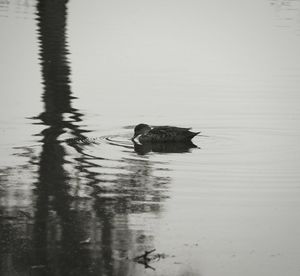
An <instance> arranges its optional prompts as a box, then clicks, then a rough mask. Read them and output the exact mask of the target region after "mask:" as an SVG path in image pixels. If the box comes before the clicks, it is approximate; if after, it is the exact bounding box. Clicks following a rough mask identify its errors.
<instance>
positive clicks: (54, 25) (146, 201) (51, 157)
mask: <svg viewBox="0 0 300 276" xmlns="http://www.w3.org/2000/svg"><path fill="white" fill-rule="evenodd" d="M36 7H37V17H36V20H37V25H38V29H37V31H38V41H39V49H40V52H39V55H40V64H41V72H42V80H43V86H44V92H43V97H42V100H43V103H44V111H43V112H42V113H41V114H40V115H38V116H36V117H34V118H33V119H34V124H42V125H43V126H44V129H43V131H42V132H41V133H40V134H39V135H40V136H41V140H40V142H41V151H40V154H39V156H36V153H35V152H31V151H30V148H29V149H27V148H25V149H26V150H28V156H27V157H28V158H30V160H31V161H30V162H31V164H30V169H28V167H22V168H19V169H20V173H21V174H24V173H25V172H26V170H28V172H30V173H33V174H34V173H36V181H35V183H34V189H33V191H34V192H33V194H32V195H31V196H30V197H29V203H28V204H27V206H26V207H27V209H26V210H24V209H22V206H21V205H19V204H18V198H16V199H14V196H15V195H12V194H11V195H10V197H7V196H8V194H7V193H6V194H0V198H1V208H2V209H1V210H0V224H1V225H0V227H1V228H0V238H1V241H2V244H1V246H0V248H1V249H0V258H1V267H0V272H1V275H15V274H17V273H22V275H23V274H24V275H134V274H135V272H134V269H133V266H135V264H134V263H133V262H131V261H130V260H129V259H128V258H127V257H128V256H134V255H135V254H137V255H138V254H139V251H143V250H144V249H145V248H147V246H149V247H151V246H153V244H152V239H153V238H152V237H151V236H149V234H145V233H144V232H143V230H142V229H138V230H134V229H130V225H129V222H128V221H129V216H130V215H131V214H139V213H140V214H144V213H152V214H155V213H157V212H159V211H160V202H161V201H162V200H164V198H165V197H166V195H165V194H164V192H163V191H162V190H165V189H167V187H166V184H167V183H168V182H169V179H168V178H166V177H158V176H154V175H153V168H152V164H151V162H150V161H149V160H147V159H146V158H144V159H136V158H131V157H130V154H129V153H127V152H124V156H125V155H126V156H127V155H128V154H129V157H124V158H123V159H121V160H118V165H116V167H117V168H118V169H119V170H120V171H122V172H123V173H118V174H115V178H114V179H113V180H106V179H105V178H104V177H103V175H105V167H103V168H101V167H99V164H98V163H97V161H98V160H99V159H100V160H101V159H102V158H101V157H97V156H93V155H87V154H86V153H85V148H84V147H85V145H83V144H76V143H74V144H72V145H70V144H67V143H65V141H66V138H70V136H71V137H74V138H78V139H84V138H85V133H86V132H87V130H85V129H84V128H83V127H82V120H83V114H81V113H80V112H79V111H78V110H77V109H75V108H73V107H72V100H73V99H74V97H73V96H72V92H71V86H70V64H69V62H68V47H67V42H66V19H67V1H60V0H40V1H38V2H37V6H36ZM64 137H66V138H64ZM68 147H72V148H73V149H75V150H76V154H77V155H76V158H74V156H72V155H70V154H69V153H68V150H67V149H68ZM131 154H132V153H131ZM78 155H79V156H78ZM95 167H99V169H102V171H103V174H102V173H101V172H99V171H97V172H95V170H93V169H94V168H95ZM74 171H75V173H74ZM16 173H17V171H16V169H9V168H7V169H6V170H5V174H6V175H13V174H16ZM32 178H35V176H33V177H32ZM1 181H2V183H5V182H6V181H8V180H5V179H2V180H1ZM14 184H15V185H20V184H21V183H20V181H19V182H18V181H15V183H14ZM7 186H8V189H10V188H9V185H7ZM78 190H80V191H81V192H82V193H79V192H78ZM80 194H85V195H87V196H78V195H80ZM9 206H10V207H9Z"/></svg>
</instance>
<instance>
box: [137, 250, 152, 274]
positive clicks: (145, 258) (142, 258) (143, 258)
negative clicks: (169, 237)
mask: <svg viewBox="0 0 300 276" xmlns="http://www.w3.org/2000/svg"><path fill="white" fill-rule="evenodd" d="M155 250H156V249H152V250H150V251H145V253H144V254H143V255H140V256H137V257H135V258H134V259H133V260H134V261H135V262H137V263H139V264H143V265H145V268H151V269H152V270H155V268H154V267H152V266H150V265H149V262H150V261H151V258H148V255H149V254H151V253H152V252H154V251H155Z"/></svg>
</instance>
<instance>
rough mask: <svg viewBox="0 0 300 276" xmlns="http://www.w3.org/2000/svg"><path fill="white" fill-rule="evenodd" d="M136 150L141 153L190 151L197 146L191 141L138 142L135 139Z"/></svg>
mask: <svg viewBox="0 0 300 276" xmlns="http://www.w3.org/2000/svg"><path fill="white" fill-rule="evenodd" d="M133 145H134V150H135V152H136V153H138V154H140V155H144V154H147V153H149V152H160V153H184V152H189V151H190V150H191V149H192V148H197V146H196V145H195V144H193V142H191V141H187V142H181V143H144V144H138V143H136V142H134V141H133Z"/></svg>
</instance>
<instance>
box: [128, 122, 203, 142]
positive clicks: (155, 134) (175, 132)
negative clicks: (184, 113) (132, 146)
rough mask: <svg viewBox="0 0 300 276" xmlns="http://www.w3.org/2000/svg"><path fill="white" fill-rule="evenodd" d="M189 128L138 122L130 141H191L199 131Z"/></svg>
mask: <svg viewBox="0 0 300 276" xmlns="http://www.w3.org/2000/svg"><path fill="white" fill-rule="evenodd" d="M190 129H191V128H183V127H174V126H153V127H150V126H149V125H147V124H138V125H137V126H135V128H134V135H133V137H132V141H134V142H137V143H140V144H145V143H168V142H173V143H174V142H175V143H182V142H189V141H191V140H192V139H193V138H194V137H195V136H196V135H198V134H199V133H200V132H192V131H190Z"/></svg>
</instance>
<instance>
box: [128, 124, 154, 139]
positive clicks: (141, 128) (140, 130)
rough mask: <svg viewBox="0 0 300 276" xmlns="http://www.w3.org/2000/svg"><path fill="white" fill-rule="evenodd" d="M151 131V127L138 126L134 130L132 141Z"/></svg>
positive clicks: (145, 125)
mask: <svg viewBox="0 0 300 276" xmlns="http://www.w3.org/2000/svg"><path fill="white" fill-rule="evenodd" d="M150 130H151V127H150V126H149V125H147V124H139V125H137V126H136V127H135V128H134V135H133V137H132V139H135V138H136V137H137V136H139V135H143V134H147V133H148V132H149V131H150Z"/></svg>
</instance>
